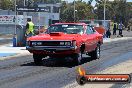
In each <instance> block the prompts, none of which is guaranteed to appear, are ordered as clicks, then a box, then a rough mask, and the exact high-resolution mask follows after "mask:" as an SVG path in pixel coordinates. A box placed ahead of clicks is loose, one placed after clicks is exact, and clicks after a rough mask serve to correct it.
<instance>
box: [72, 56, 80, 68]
mask: <svg viewBox="0 0 132 88" xmlns="http://www.w3.org/2000/svg"><path fill="white" fill-rule="evenodd" d="M72 58H73V62H74V64H75V65H80V64H81V60H82V53H79V54H74V55H73V56H72Z"/></svg>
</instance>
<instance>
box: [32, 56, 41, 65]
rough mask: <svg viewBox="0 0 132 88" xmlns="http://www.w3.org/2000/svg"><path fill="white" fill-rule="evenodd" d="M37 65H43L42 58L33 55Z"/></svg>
mask: <svg viewBox="0 0 132 88" xmlns="http://www.w3.org/2000/svg"><path fill="white" fill-rule="evenodd" d="M33 59H34V63H35V65H42V56H41V55H39V54H33Z"/></svg>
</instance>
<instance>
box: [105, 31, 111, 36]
mask: <svg viewBox="0 0 132 88" xmlns="http://www.w3.org/2000/svg"><path fill="white" fill-rule="evenodd" d="M110 36H111V32H110V30H109V29H108V30H107V31H106V37H107V38H110Z"/></svg>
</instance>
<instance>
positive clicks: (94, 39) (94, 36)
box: [26, 23, 103, 65]
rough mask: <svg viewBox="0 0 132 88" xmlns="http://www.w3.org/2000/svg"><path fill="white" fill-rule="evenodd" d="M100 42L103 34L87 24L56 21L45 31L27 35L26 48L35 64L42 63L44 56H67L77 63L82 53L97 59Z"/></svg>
mask: <svg viewBox="0 0 132 88" xmlns="http://www.w3.org/2000/svg"><path fill="white" fill-rule="evenodd" d="M102 43H103V36H102V35H101V34H99V33H98V32H97V31H96V30H95V29H94V27H92V26H90V25H88V24H85V23H56V24H52V25H51V26H49V28H48V29H47V30H46V32H45V33H43V34H42V33H41V34H39V35H36V36H32V37H29V38H28V39H27V45H26V49H27V50H28V51H29V52H30V53H33V59H34V62H35V64H36V65H40V64H42V58H44V57H46V56H49V57H67V56H68V57H72V58H73V62H74V63H76V64H78V63H80V61H81V59H82V54H87V55H89V56H91V58H92V59H98V58H99V57H100V45H101V44H102Z"/></svg>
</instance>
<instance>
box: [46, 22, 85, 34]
mask: <svg viewBox="0 0 132 88" xmlns="http://www.w3.org/2000/svg"><path fill="white" fill-rule="evenodd" d="M83 31H84V30H83V25H75V24H61V25H60V24H59V25H52V26H50V27H49V28H48V30H47V33H51V32H63V33H66V34H82V33H83Z"/></svg>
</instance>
